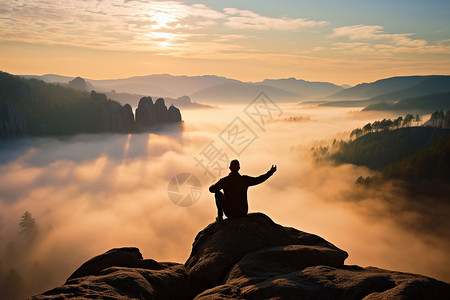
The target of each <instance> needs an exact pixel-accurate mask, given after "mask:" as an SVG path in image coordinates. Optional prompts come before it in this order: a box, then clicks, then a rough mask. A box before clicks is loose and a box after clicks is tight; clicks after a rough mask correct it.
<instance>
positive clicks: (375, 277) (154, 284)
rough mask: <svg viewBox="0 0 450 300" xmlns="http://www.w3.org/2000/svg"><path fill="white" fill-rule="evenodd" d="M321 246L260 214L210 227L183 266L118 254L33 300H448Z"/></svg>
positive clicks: (427, 283)
mask: <svg viewBox="0 0 450 300" xmlns="http://www.w3.org/2000/svg"><path fill="white" fill-rule="evenodd" d="M347 256H348V254H347V253H346V252H345V251H343V250H340V249H339V248H337V247H336V246H334V245H333V244H331V243H329V242H328V241H326V240H324V239H323V238H321V237H319V236H317V235H314V234H309V233H306V232H302V231H299V230H296V229H294V228H289V227H283V226H280V225H277V224H275V223H274V222H273V221H272V220H271V219H270V218H269V217H267V216H266V215H264V214H260V213H257V214H250V215H248V216H246V217H242V218H237V219H227V220H225V221H222V222H218V223H217V222H216V223H212V224H210V225H209V226H207V227H206V228H205V229H204V230H202V231H201V232H200V233H198V235H197V237H196V238H195V240H194V243H193V247H192V252H191V255H190V256H189V258H188V259H187V261H186V263H185V264H178V263H160V262H156V261H154V260H151V259H143V257H142V255H141V254H140V252H139V249H137V248H119V249H112V250H109V251H108V252H106V253H104V254H101V255H99V256H96V257H94V258H92V259H90V260H89V261H87V262H85V263H84V264H83V265H81V266H80V267H79V268H78V269H77V270H76V271H75V272H74V273H73V274H72V275H71V276H70V277H69V278H68V279H67V281H66V283H65V284H64V285H62V286H60V287H57V288H55V289H53V290H50V291H47V292H45V293H43V294H41V295H37V296H35V297H33V298H32V299H50V298H55V297H56V298H78V299H79V298H91V299H92V298H103V299H105V298H108V299H112V298H114V299H116V298H124V297H125V298H134V299H197V300H200V299H268V298H275V299H367V300H368V299H448V297H449V295H450V285H449V284H447V283H444V282H441V281H437V280H435V279H432V278H429V277H424V276H421V275H415V274H407V273H401V272H393V271H388V270H382V269H378V268H374V267H369V268H361V267H358V266H347V265H344V260H345V259H346V258H347Z"/></svg>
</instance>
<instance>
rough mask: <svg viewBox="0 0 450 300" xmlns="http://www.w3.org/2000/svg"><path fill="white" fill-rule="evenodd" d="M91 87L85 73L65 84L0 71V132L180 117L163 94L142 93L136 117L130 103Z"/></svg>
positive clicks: (133, 128) (151, 123)
mask: <svg viewBox="0 0 450 300" xmlns="http://www.w3.org/2000/svg"><path fill="white" fill-rule="evenodd" d="M68 86H72V87H73V88H69V87H68ZM88 87H89V85H88V84H87V83H86V82H85V81H84V79H82V78H75V79H74V80H73V81H71V82H69V84H68V85H67V86H66V85H57V84H48V83H45V82H43V81H39V80H36V79H24V78H21V77H18V76H13V75H10V74H7V73H3V72H0V138H11V137H15V136H23V135H30V136H45V135H71V134H78V133H101V132H116V133H133V132H147V131H152V130H154V129H158V128H160V127H162V126H164V125H165V124H170V123H180V124H181V122H182V121H181V114H180V111H179V110H178V109H177V108H175V107H173V108H172V107H171V108H170V109H169V110H168V109H167V107H166V105H165V104H164V99H162V98H160V99H158V100H157V101H156V102H155V104H153V102H152V100H151V98H150V97H145V98H143V99H141V103H140V105H139V108H138V109H137V110H136V122H135V120H134V114H133V111H132V108H131V106H130V105H128V104H126V105H124V106H122V105H121V104H120V103H118V102H116V101H112V100H110V99H108V98H107V97H106V95H105V94H102V93H96V92H95V91H92V92H91V93H90V94H89V93H88V92H86V91H85V89H86V88H88ZM74 88H76V89H74ZM141 104H142V105H141Z"/></svg>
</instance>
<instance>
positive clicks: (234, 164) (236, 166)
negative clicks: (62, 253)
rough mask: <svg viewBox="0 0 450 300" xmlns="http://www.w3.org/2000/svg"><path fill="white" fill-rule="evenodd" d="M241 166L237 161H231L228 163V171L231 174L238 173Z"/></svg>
mask: <svg viewBox="0 0 450 300" xmlns="http://www.w3.org/2000/svg"><path fill="white" fill-rule="evenodd" d="M240 168H241V166H240V165H239V161H238V160H237V159H233V160H232V161H231V162H230V171H231V172H238V171H239V169H240Z"/></svg>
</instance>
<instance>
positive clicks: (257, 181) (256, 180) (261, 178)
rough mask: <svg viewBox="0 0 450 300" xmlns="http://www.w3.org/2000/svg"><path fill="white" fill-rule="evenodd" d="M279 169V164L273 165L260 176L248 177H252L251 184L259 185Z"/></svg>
mask: <svg viewBox="0 0 450 300" xmlns="http://www.w3.org/2000/svg"><path fill="white" fill-rule="evenodd" d="M276 171H277V166H274V165H272V168H270V170H269V171H268V172H267V173H266V174H263V175H261V176H258V177H250V176H249V177H248V178H250V182H249V186H252V185H257V184H260V183H263V182H264V181H266V180H267V179H268V178H269V177H270V176H272V175H273V173H275V172H276Z"/></svg>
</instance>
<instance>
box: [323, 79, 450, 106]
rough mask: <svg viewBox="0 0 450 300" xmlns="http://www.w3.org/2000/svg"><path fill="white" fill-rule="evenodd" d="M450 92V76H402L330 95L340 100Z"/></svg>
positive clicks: (375, 98) (374, 99)
mask: <svg viewBox="0 0 450 300" xmlns="http://www.w3.org/2000/svg"><path fill="white" fill-rule="evenodd" d="M443 92H450V76H447V75H429V76H400V77H391V78H385V79H381V80H377V81H375V82H371V83H362V84H358V85H356V86H354V87H352V88H349V89H345V90H342V91H339V92H337V93H335V94H332V95H330V96H328V97H327V98H328V99H339V100H367V99H370V100H373V101H374V102H376V101H383V100H401V99H404V98H411V97H417V96H423V95H427V94H435V93H443Z"/></svg>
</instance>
